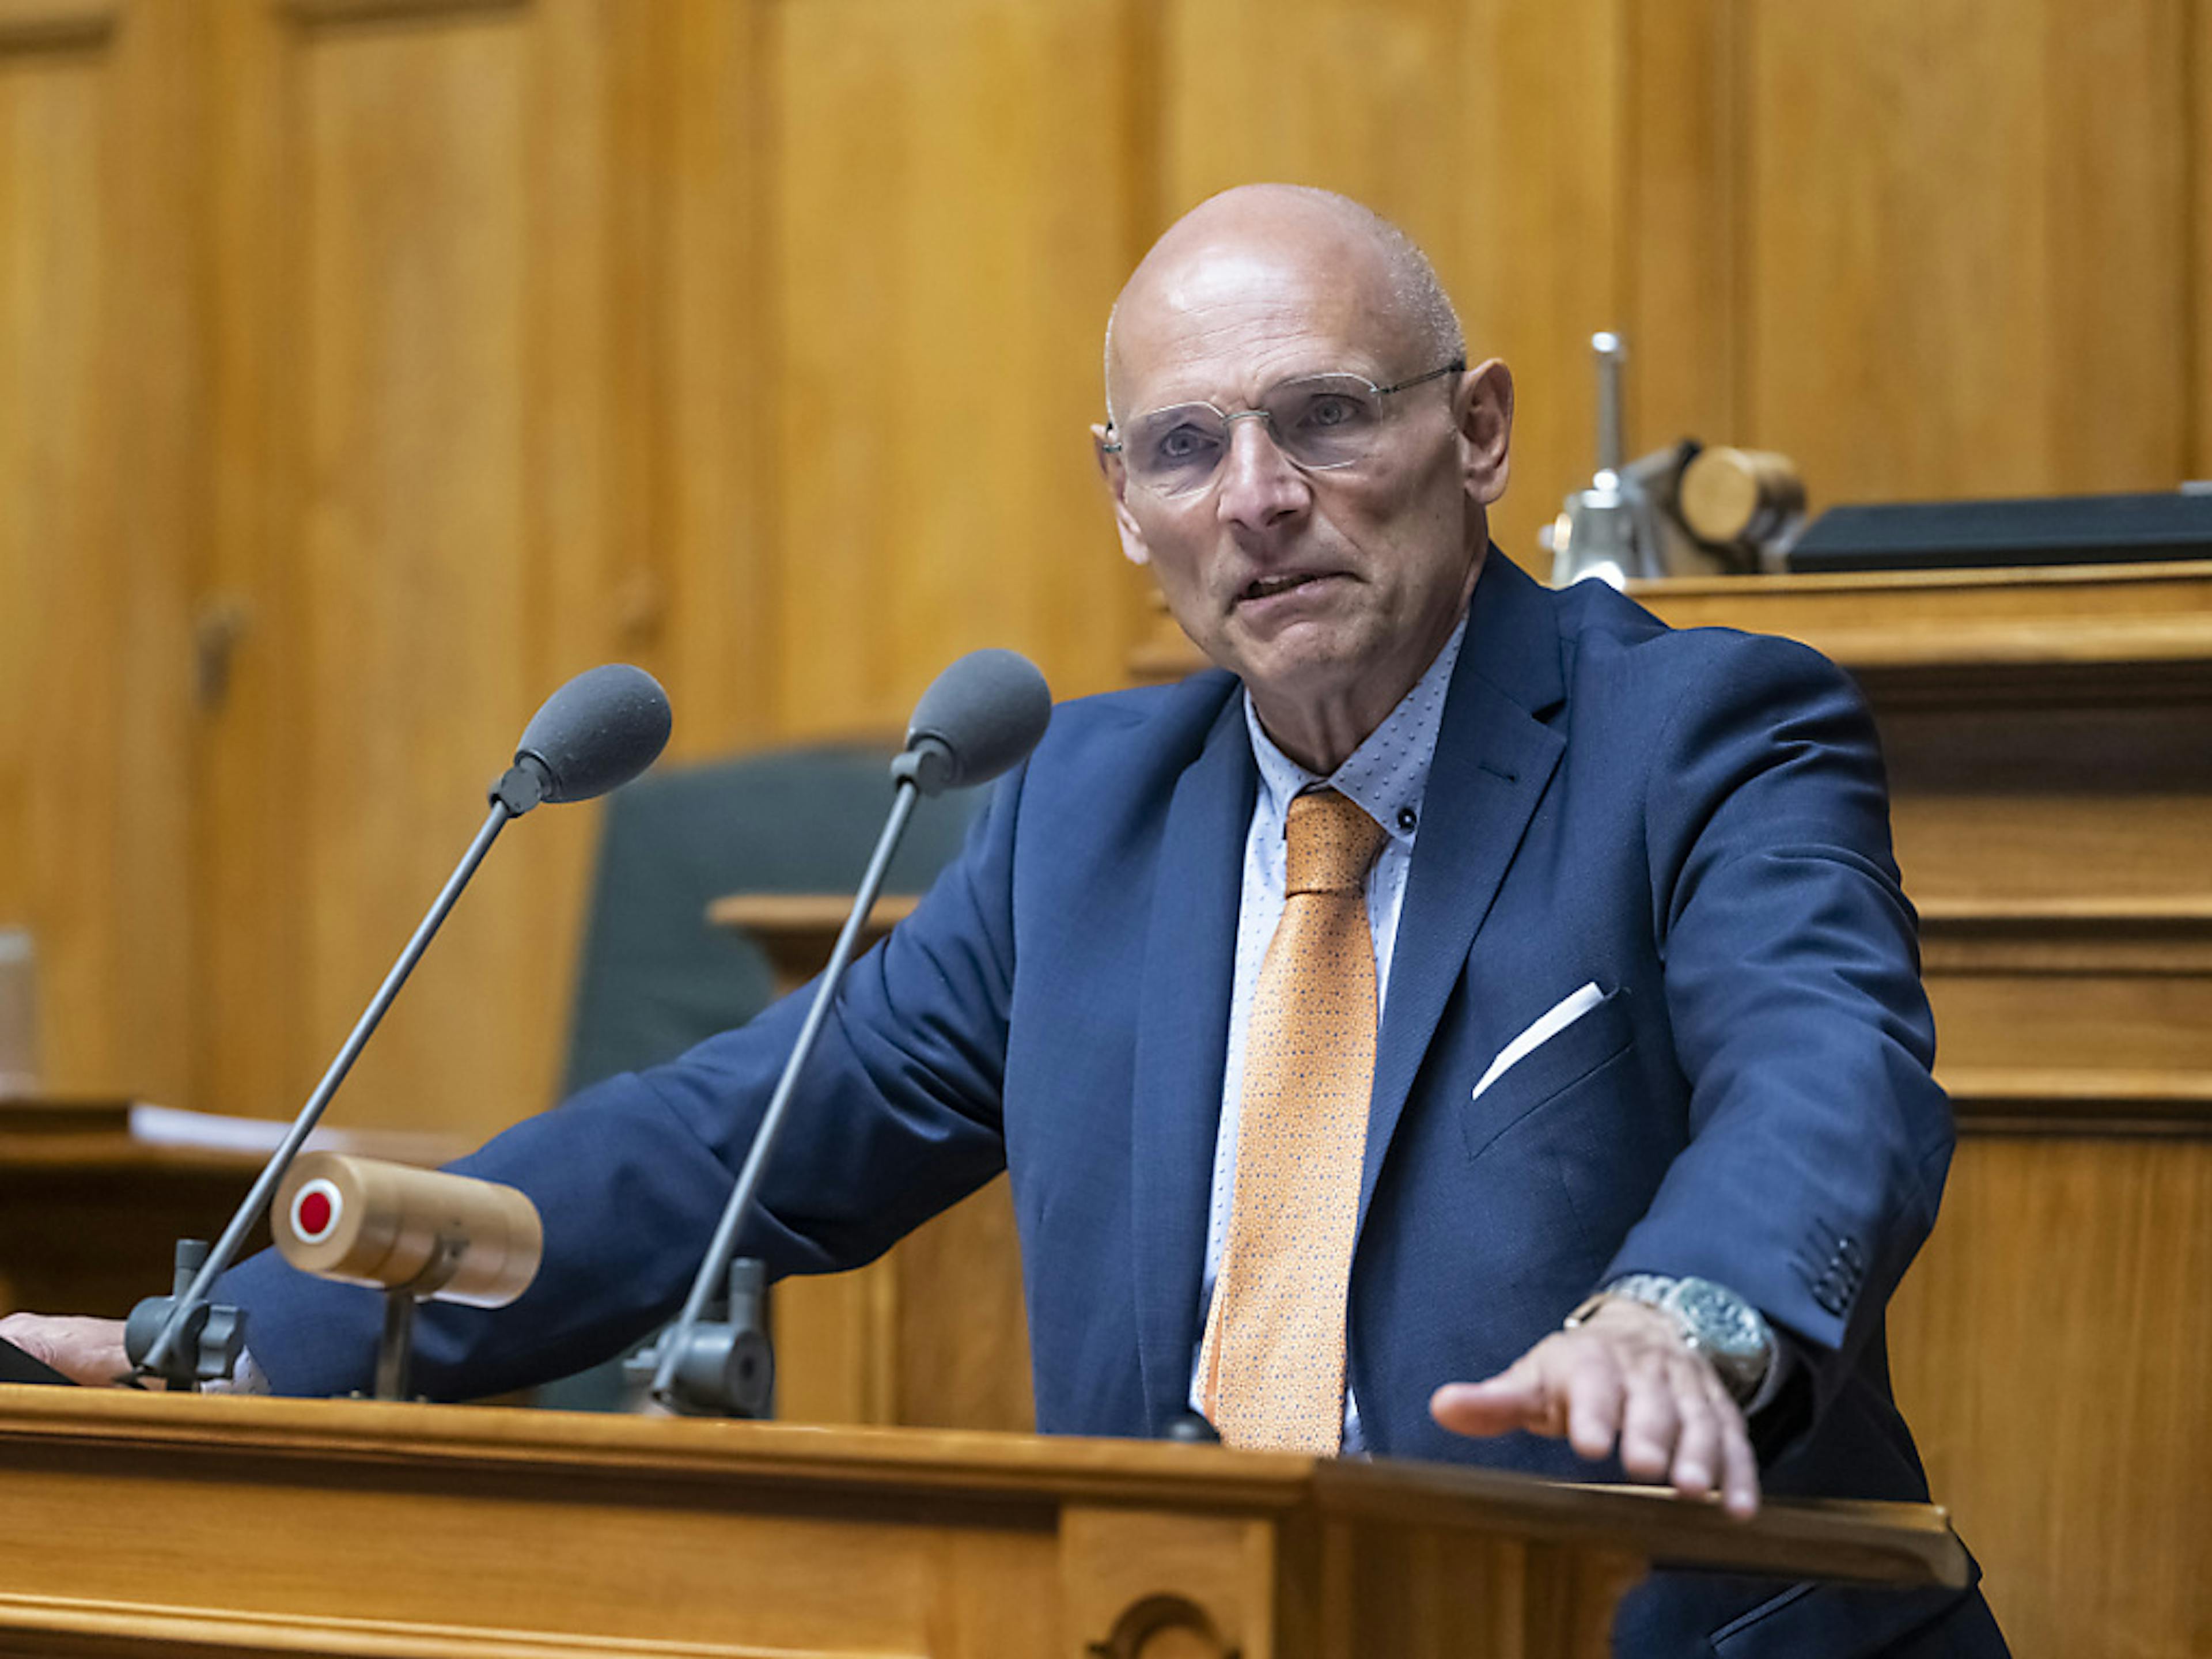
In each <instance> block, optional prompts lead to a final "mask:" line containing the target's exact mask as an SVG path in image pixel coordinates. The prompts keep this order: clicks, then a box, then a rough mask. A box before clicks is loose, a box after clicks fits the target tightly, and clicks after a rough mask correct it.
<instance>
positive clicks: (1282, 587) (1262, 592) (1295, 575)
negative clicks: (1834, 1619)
mask: <svg viewBox="0 0 2212 1659" xmlns="http://www.w3.org/2000/svg"><path fill="white" fill-rule="evenodd" d="M1334 574H1335V573H1334V572H1333V571H1327V570H1301V571H1293V572H1291V573H1289V574H1285V575H1279V576H1261V577H1258V578H1256V579H1255V580H1252V581H1249V582H1247V583H1246V584H1245V585H1244V591H1243V592H1241V593H1239V594H1238V595H1237V599H1238V600H1239V601H1242V602H1249V601H1250V600H1254V599H1275V598H1277V597H1279V595H1281V594H1285V593H1294V592H1297V590H1298V589H1299V588H1301V587H1310V586H1314V585H1315V584H1316V583H1317V582H1325V581H1328V580H1331V578H1332V577H1333V576H1334Z"/></svg>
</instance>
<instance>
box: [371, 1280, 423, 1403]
mask: <svg viewBox="0 0 2212 1659" xmlns="http://www.w3.org/2000/svg"><path fill="white" fill-rule="evenodd" d="M418 1305H419V1304H417V1303H416V1300H415V1293H414V1292H413V1291H386V1292H385V1293H384V1334H383V1336H382V1337H381V1338H380V1339H379V1340H378V1341H377V1345H376V1392H375V1393H374V1395H372V1396H371V1398H373V1399H376V1400H404V1399H406V1398H407V1373H408V1371H409V1370H410V1368H411V1367H412V1366H413V1365H414V1363H415V1310H416V1307H417V1306H418Z"/></svg>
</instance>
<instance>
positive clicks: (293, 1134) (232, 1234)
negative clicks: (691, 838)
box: [125, 663, 669, 1389]
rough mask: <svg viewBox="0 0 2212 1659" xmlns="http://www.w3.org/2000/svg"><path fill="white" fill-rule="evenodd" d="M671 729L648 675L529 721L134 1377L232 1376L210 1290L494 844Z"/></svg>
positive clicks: (654, 752) (151, 1304) (183, 1271)
mask: <svg viewBox="0 0 2212 1659" xmlns="http://www.w3.org/2000/svg"><path fill="white" fill-rule="evenodd" d="M668 728H669V714H668V697H667V695H666V694H665V692H663V691H662V690H661V689H660V687H659V684H656V683H655V682H654V680H653V677H652V676H651V675H650V674H647V673H646V672H645V671H643V670H642V669H637V668H631V667H629V666H627V665H623V664H620V663H610V664H607V665H605V666H602V667H599V668H594V669H591V670H589V671H586V672H585V673H582V674H579V675H578V676H577V677H576V678H574V679H572V680H570V681H569V682H568V684H566V685H564V686H562V688H561V689H560V690H557V691H556V692H555V693H554V694H553V695H552V696H550V697H548V698H547V699H546V700H545V702H544V706H543V707H541V708H539V709H538V712H537V713H536V714H533V715H532V716H531V720H530V724H529V725H528V726H526V727H524V728H523V732H522V740H521V742H520V744H519V745H517V747H516V750H515V756H514V764H513V766H511V767H509V768H508V769H507V771H506V773H505V774H504V775H501V778H500V780H499V781H498V782H496V783H495V784H494V785H493V786H492V787H491V792H490V797H491V810H490V812H489V815H488V816H487V817H485V819H484V822H483V828H482V829H478V830H477V835H476V839H475V840H474V841H473V842H470V844H469V850H468V851H467V852H466V853H465V854H462V855H461V861H460V863H459V865H458V866H455V868H454V870H453V874H452V875H451V876H449V877H447V878H446V884H445V886H444V887H443V888H441V890H439V893H438V896H437V897H436V898H435V899H434V900H433V901H432V902H431V904H430V908H429V911H428V914H427V915H424V916H423V918H422V922H421V924H420V925H419V926H417V927H416V929H415V933H414V936H413V937H412V938H411V939H409V940H408V941H407V945H406V948H405V949H404V950H403V951H400V953H399V959H398V961H397V962H396V963H393V964H392V971H391V972H390V973H389V974H387V975H385V979H384V983H383V984H382V985H380V986H379V987H377V992H376V994H375V996H374V997H373V998H372V999H370V1001H369V1005H368V1010H367V1011H366V1012H364V1013H363V1014H362V1017H361V1019H360V1021H359V1023H358V1024H356V1025H355V1026H354V1028H353V1031H352V1034H351V1035H350V1036H348V1037H347V1038H346V1040H345V1042H344V1044H343V1047H341V1048H339V1050H338V1053H337V1059H335V1060H332V1061H331V1067H330V1070H328V1071H327V1072H325V1073H323V1080H322V1081H321V1082H320V1083H319V1084H317V1085H315V1091H314V1093H313V1094H312V1095H310V1096H309V1097H307V1104H306V1105H305V1106H303V1107H301V1109H300V1115H299V1116H298V1117H297V1118H295V1120H294V1121H293V1123H292V1127H291V1128H290V1129H289V1130H287V1131H286V1132H285V1135H284V1139H283V1142H282V1143H281V1144H280V1145H279V1146H277V1148H276V1152H274V1153H272V1154H271V1155H270V1159H269V1162H268V1164H266V1165H265V1166H264V1168H263V1170H262V1171H261V1173H260V1174H259V1175H258V1176H256V1177H255V1178H254V1182H253V1186H252V1188H251V1190H249V1191H248V1192H247V1193H246V1198H245V1200H244V1201H243V1202H241V1203H240V1205H239V1206H238V1210H237V1212H236V1213H235V1214H234V1215H233V1216H232V1217H231V1218H230V1223H229V1225H228V1226H226V1227H225V1228H224V1229H223V1230H222V1237H220V1238H219V1239H217V1240H216V1245H215V1248H214V1249H212V1250H209V1249H207V1247H206V1246H205V1245H204V1244H203V1243H200V1242H199V1241H198V1240H197V1239H185V1240H180V1241H179V1243H178V1246H177V1288H176V1291H175V1293H174V1294H173V1295H170V1296H166V1297H148V1298H146V1300H144V1301H143V1302H141V1303H140V1304H138V1306H137V1308H135V1309H133V1310H131V1319H130V1320H129V1322H128V1329H129V1331H131V1332H132V1333H135V1335H126V1339H125V1341H126V1351H127V1352H129V1353H130V1357H131V1366H132V1369H133V1370H134V1372H136V1374H137V1375H139V1376H160V1377H162V1378H164V1379H165V1380H166V1381H167V1383H168V1384H169V1386H170V1387H172V1388H175V1389H190V1388H194V1387H197V1385H198V1384H199V1383H206V1382H212V1381H214V1380H215V1379H216V1378H217V1377H222V1376H229V1375H230V1373H231V1369H232V1367H233V1366H234V1364H236V1363H237V1358H238V1356H239V1354H240V1352H243V1351H244V1348H245V1340H246V1339H245V1316H244V1315H243V1314H241V1313H240V1312H239V1311H238V1310H235V1309H233V1308H228V1307H216V1306H210V1304H208V1301H207V1294H208V1291H209V1290H210V1288H211V1287H212V1286H213V1285H214V1284H215V1281H216V1279H218V1278H219V1277H221V1276H222V1273H223V1272H224V1271H225V1270H226V1269H227V1268H228V1267H229V1266H230V1264H231V1262H232V1261H233V1260H234V1258H235V1257H236V1256H237V1255H238V1251H239V1249H240V1246H241V1245H243V1244H244V1243H245V1242H246V1234H247V1233H248V1232H250V1231H252V1227H253V1224H254V1222H255V1221H256V1220H258V1218H259V1217H260V1215H261V1213H262V1212H263V1211H264V1209H266V1208H267V1207H268V1204H269V1199H270V1194H272V1193H273V1192H274V1191H275V1190H276V1183H277V1182H280V1181H282V1180H283V1178H284V1173H285V1171H286V1170H289V1168H290V1167H291V1164H292V1160H293V1159H294V1158H297V1157H298V1156H299V1153H300V1149H301V1146H304V1145H305V1144H306V1142H307V1137H308V1135H309V1134H311V1133H313V1131H314V1127H315V1125H316V1123H317V1122H318V1121H320V1120H321V1118H322V1115H323V1112H324V1109H325V1108H326V1107H328V1106H329V1104H330V1103H331V1097H332V1096H333V1095H335V1094H336V1093H337V1090H338V1085H340V1084H341V1083H343V1082H344V1081H345V1079H346V1073H349V1072H350V1071H351V1070H352V1069H353V1063H354V1061H355V1060H358V1059H359V1058H360V1057H361V1051H362V1048H364V1047H365V1046H367V1044H368V1039H369V1036H370V1035H371V1034H372V1033H373V1032H374V1030H376V1028H377V1026H378V1024H380V1022H381V1021H382V1020H383V1018H384V1015H385V1012H386V1010H387V1009H388V1008H390V1007H391V1006H392V1000H393V999H394V998H396V997H397V996H398V994H399V987H401V986H403V985H404V984H405V983H406V982H407V976H408V975H410V974H411V973H412V972H414V970H415V964H416V963H417V962H419V961H420V960H422V953H423V951H426V950H428V948H429V944H430V941H431V939H433V938H434V937H435V936H436V934H437V932H438V929H439V927H441V925H442V924H443V923H444V921H445V920H446V916H447V913H448V912H449V911H451V910H452V909H453V905H454V903H455V902H456V901H458V900H459V897H460V896H461V890H462V889H463V888H464V887H465V886H467V885H468V883H469V878H471V876H473V875H474V874H475V873H476V870H477V866H478V865H479V864H481V863H483V859H484V854H487V853H489V851H490V850H491V844H492V842H493V841H494V840H495V838H496V837H497V836H498V835H499V832H500V830H501V829H502V828H504V827H505V826H506V823H507V820H508V819H509V818H517V817H521V816H522V815H523V814H524V813H525V812H527V811H530V810H531V808H532V807H533V806H536V805H538V803H539V802H541V801H571V800H589V799H592V797H593V796H595V795H603V794H605V793H606V792H607V791H609V790H610V789H614V788H617V787H620V786H622V785H623V784H625V783H627V782H629V781H630V780H631V779H632V778H634V777H635V776H636V775H638V774H639V773H641V772H642V771H644V770H645V769H646V768H647V767H648V766H650V765H652V764H653V761H654V760H655V759H656V758H657V757H659V753H660V750H661V748H662V746H663V745H664V744H666V743H667V741H668ZM149 1333H150V1340H148V1338H149ZM142 1343H143V1349H142V1346H141V1345H142Z"/></svg>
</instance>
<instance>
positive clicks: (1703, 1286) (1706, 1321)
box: [1674, 1279, 1767, 1358]
mask: <svg viewBox="0 0 2212 1659" xmlns="http://www.w3.org/2000/svg"><path fill="white" fill-rule="evenodd" d="M1674 1306H1675V1308H1676V1309H1677V1310H1680V1313H1681V1316H1682V1317H1683V1318H1685V1319H1686V1320H1688V1321H1689V1322H1690V1326H1691V1328H1692V1329H1693V1330H1695V1331H1696V1332H1697V1334H1698V1340H1699V1341H1700V1342H1702V1343H1704V1344H1705V1346H1707V1347H1708V1348H1711V1350H1713V1351H1714V1352H1716V1353H1722V1354H1728V1355H1730V1356H1739V1355H1740V1356H1742V1357H1745V1358H1749V1357H1751V1356H1753V1355H1755V1354H1761V1353H1764V1352H1765V1351H1766V1342H1767V1338H1766V1331H1765V1322H1764V1321H1763V1320H1761V1319H1760V1318H1759V1315H1758V1314H1757V1312H1756V1311H1754V1310H1753V1308H1752V1306H1751V1304H1749V1303H1747V1302H1746V1301H1744V1300H1743V1299H1742V1298H1741V1297H1738V1296H1735V1295H1734V1294H1732V1293H1731V1292H1729V1291H1724V1290H1723V1289H1722V1288H1721V1287H1720V1286H1719V1285H1716V1284H1714V1283H1712V1282H1711V1280H1710V1279H1684V1280H1683V1281H1682V1282H1681V1284H1680V1285H1679V1286H1677V1287H1676V1289H1675V1291H1674Z"/></svg>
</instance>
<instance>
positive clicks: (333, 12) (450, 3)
mask: <svg viewBox="0 0 2212 1659" xmlns="http://www.w3.org/2000/svg"><path fill="white" fill-rule="evenodd" d="M280 3H281V4H282V5H283V9H284V10H285V11H286V12H288V13H289V15H291V16H292V17H293V18H294V19H295V20H296V21H300V22H302V23H367V22H377V21H382V20H384V19H386V18H394V17H398V18H407V19H410V20H411V19H416V18H424V17H437V16H445V15H454V16H458V15H462V14H464V13H468V12H480V11H520V10H522V9H525V8H526V7H528V6H529V5H531V4H532V0H280Z"/></svg>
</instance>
